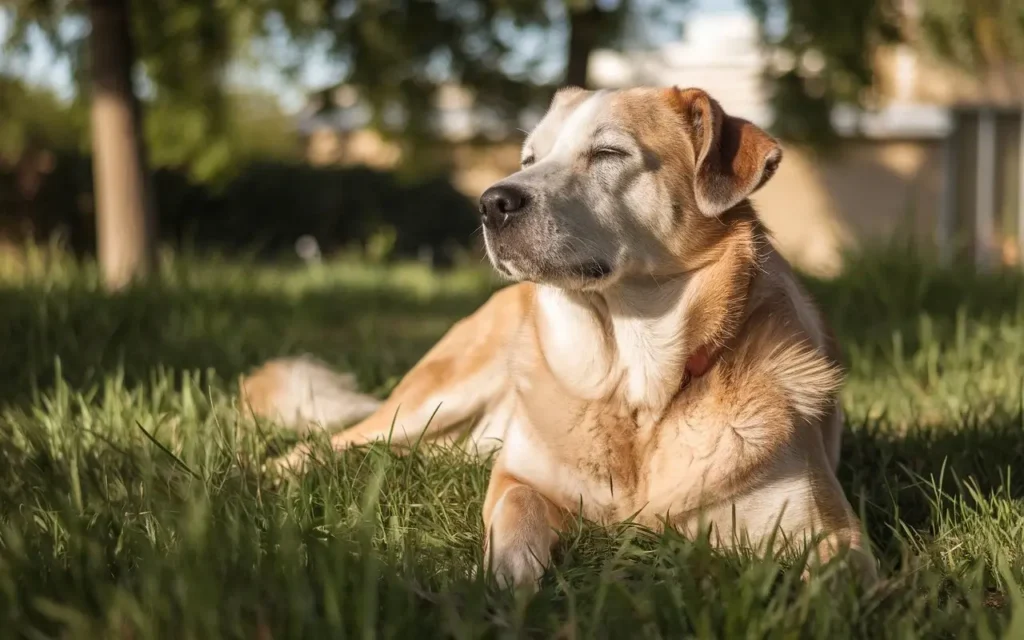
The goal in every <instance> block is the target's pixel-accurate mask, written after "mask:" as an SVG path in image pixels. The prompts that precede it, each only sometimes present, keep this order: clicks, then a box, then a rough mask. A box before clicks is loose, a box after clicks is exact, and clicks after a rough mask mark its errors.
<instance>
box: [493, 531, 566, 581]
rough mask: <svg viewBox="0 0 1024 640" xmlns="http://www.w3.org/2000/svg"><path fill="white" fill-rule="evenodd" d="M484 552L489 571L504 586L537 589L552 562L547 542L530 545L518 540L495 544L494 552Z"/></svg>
mask: <svg viewBox="0 0 1024 640" xmlns="http://www.w3.org/2000/svg"><path fill="white" fill-rule="evenodd" d="M484 553H485V556H484V562H485V566H486V567H487V568H488V573H490V574H491V575H493V576H494V578H495V579H496V580H497V581H498V583H499V584H501V585H502V586H506V587H512V588H515V589H529V590H533V589H535V588H536V587H537V583H538V582H540V579H541V576H543V575H544V571H545V570H546V569H547V567H548V566H549V565H550V564H551V549H550V546H549V545H548V544H545V543H541V544H536V545H528V544H526V543H525V541H522V540H516V541H511V542H509V543H508V544H504V545H495V546H494V547H493V552H488V551H485V552H484Z"/></svg>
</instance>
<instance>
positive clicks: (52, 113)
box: [0, 73, 88, 166]
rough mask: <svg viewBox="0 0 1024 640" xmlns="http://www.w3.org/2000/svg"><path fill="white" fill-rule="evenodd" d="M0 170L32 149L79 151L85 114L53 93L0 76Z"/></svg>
mask: <svg viewBox="0 0 1024 640" xmlns="http://www.w3.org/2000/svg"><path fill="white" fill-rule="evenodd" d="M0 113H2V114H3V117H2V118H0V166H2V164H4V163H7V164H12V163H14V162H16V161H17V159H18V158H20V157H21V156H22V154H24V153H25V152H26V151H28V150H29V149H32V148H46V149H53V148H57V149H71V150H73V149H79V148H82V146H83V144H84V143H85V141H86V137H85V129H86V126H87V121H88V117H87V113H86V111H85V109H83V108H82V105H81V104H80V103H77V102H75V103H72V104H64V103H63V102H61V101H60V100H59V99H58V98H57V97H56V96H55V95H53V93H51V92H50V91H47V90H45V89H40V88H36V87H32V86H30V85H28V84H26V83H25V82H23V81H21V80H19V79H16V78H13V77H11V76H6V75H3V74H2V73H0Z"/></svg>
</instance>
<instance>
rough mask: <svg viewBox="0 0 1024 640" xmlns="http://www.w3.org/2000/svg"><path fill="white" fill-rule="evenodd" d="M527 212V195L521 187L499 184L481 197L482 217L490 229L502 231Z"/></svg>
mask: <svg viewBox="0 0 1024 640" xmlns="http://www.w3.org/2000/svg"><path fill="white" fill-rule="evenodd" d="M525 211H526V193H525V192H524V191H523V190H522V189H520V188H519V187H514V186H511V185H500V184H499V185H495V186H493V187H491V188H490V189H488V190H487V191H484V194H483V195H482V196H480V215H481V216H482V217H483V222H484V226H485V227H487V228H488V229H491V230H495V231H496V230H498V229H502V228H504V227H506V226H508V225H509V224H510V223H511V222H512V220H513V219H514V218H515V217H516V216H519V215H521V214H523V213H524V212H525Z"/></svg>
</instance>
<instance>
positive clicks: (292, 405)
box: [242, 88, 875, 584]
mask: <svg viewBox="0 0 1024 640" xmlns="http://www.w3.org/2000/svg"><path fill="white" fill-rule="evenodd" d="M780 160H781V150H780V148H779V146H778V144H777V143H776V142H775V141H774V140H773V139H772V138H771V137H769V136H768V135H767V134H766V133H765V132H763V131H762V130H760V129H758V128H757V127H755V126H754V125H752V124H750V123H749V122H746V121H743V120H740V119H738V118H734V117H730V116H728V115H726V114H725V113H724V112H723V111H722V109H721V107H720V106H719V105H718V103H717V102H716V101H715V100H713V99H712V98H711V97H709V96H708V95H707V94H706V93H704V92H703V91H700V90H696V89H688V90H684V91H681V90H679V89H675V88H672V89H631V90H624V91H601V92H586V91H583V90H579V89H568V90H563V91H561V92H559V94H558V95H557V96H556V97H555V99H554V100H553V102H552V105H551V108H550V110H549V111H548V113H547V115H546V116H545V117H544V119H543V120H542V121H541V122H540V124H539V125H538V126H537V127H536V129H535V130H534V131H533V132H532V133H531V134H530V135H529V137H528V138H527V140H526V142H525V144H524V146H523V169H522V170H521V171H519V172H517V173H515V174H514V175H512V176H510V177H509V178H507V179H506V180H503V181H501V182H500V183H498V185H496V186H495V187H492V190H493V189H495V188H497V189H513V190H516V193H519V194H521V195H522V198H523V202H524V206H523V207H522V208H521V209H520V210H518V211H517V212H516V219H515V220H514V221H512V223H511V224H504V225H491V226H487V227H486V228H485V229H484V238H485V241H486V245H487V252H488V255H489V257H490V259H491V262H492V263H493V265H494V267H495V269H497V270H498V271H499V272H500V273H502V274H503V275H505V276H507V277H508V278H510V279H513V280H517V281H519V282H520V283H519V284H515V285H513V286H510V287H508V288H506V289H504V290H502V291H499V292H498V293H496V294H495V295H494V296H493V297H492V298H491V300H490V301H488V302H487V303H486V304H485V305H484V306H483V307H482V308H481V309H479V310H478V311H477V312H476V313H474V314H473V315H472V316H470V317H468V318H466V319H464V320H462V321H461V322H459V323H458V324H456V325H455V326H454V327H453V328H452V329H451V330H450V331H449V332H448V334H447V335H445V336H444V338H443V339H442V340H441V341H440V342H439V343H438V344H437V345H436V346H435V347H434V348H433V349H432V350H431V351H430V352H429V353H428V354H427V355H426V356H425V357H424V358H423V359H422V360H421V361H420V362H419V363H418V364H417V365H416V366H415V367H414V368H413V369H412V371H410V372H409V373H408V375H406V377H405V378H404V379H403V380H402V382H401V383H400V384H399V385H398V387H397V388H396V389H395V390H394V392H393V393H392V394H391V396H390V397H389V398H388V399H387V400H386V401H385V402H383V403H378V402H376V401H375V400H373V399H370V398H367V397H365V396H360V395H359V394H357V393H356V392H355V391H354V390H353V389H352V386H351V381H350V380H348V379H343V378H337V377H335V376H336V374H333V373H331V372H330V371H329V370H327V369H326V368H324V367H323V366H322V365H318V364H316V363H315V362H313V361H308V360H298V361H296V360H278V361H273V362H270V363H268V364H266V365H264V367H263V368H262V369H260V370H258V371H257V372H255V373H254V374H253V375H251V376H250V377H248V378H247V379H246V380H245V381H244V382H243V385H242V391H243V398H242V401H243V403H244V404H245V406H246V408H247V410H251V411H253V412H255V413H256V414H258V415H261V416H267V417H272V418H276V419H278V420H282V421H285V422H288V423H292V424H296V425H304V424H308V423H309V422H311V421H313V422H318V423H332V422H341V421H343V420H346V419H349V418H352V417H354V416H356V415H357V414H364V415H365V416H366V417H365V419H363V420H362V421H361V422H359V423H358V424H356V425H355V426H353V427H351V428H349V429H347V430H344V431H340V432H338V433H337V434H335V435H334V436H333V438H332V440H331V441H332V444H333V446H334V448H336V449H343V448H345V447H349V446H352V445H358V444H363V443H368V442H371V441H374V440H380V439H387V438H390V441H391V443H392V445H393V446H398V447H403V446H409V445H411V444H413V443H415V442H418V441H420V440H423V441H447V440H454V439H455V438H457V437H458V436H460V435H465V434H466V433H468V434H469V436H470V437H469V438H468V439H464V440H465V441H466V442H468V443H469V444H470V446H473V447H475V448H476V449H478V450H488V449H492V448H493V447H495V446H497V445H499V444H502V443H503V444H502V446H501V451H500V453H499V454H498V456H497V458H496V462H495V465H494V469H493V472H492V475H491V482H490V487H489V489H488V492H487V496H486V499H485V504H484V510H483V518H484V523H485V529H486V531H487V543H486V544H485V546H486V547H487V551H488V554H487V557H488V558H489V560H490V561H491V563H492V564H491V568H492V569H493V570H494V572H495V573H496V575H498V576H500V577H503V578H505V579H508V580H509V581H511V582H513V583H516V584H529V583H532V582H533V581H535V580H536V579H537V578H538V577H539V576H540V574H541V573H542V571H543V568H544V566H545V565H546V564H547V563H548V560H549V558H550V549H551V547H552V545H553V544H554V543H555V542H556V540H557V539H558V531H559V530H560V529H562V528H564V526H565V523H566V522H567V520H566V519H567V518H571V517H574V516H576V515H582V516H583V517H584V518H587V519H589V520H592V521H596V522H599V523H611V522H616V521H621V520H624V519H627V518H630V517H635V521H637V522H639V523H641V524H645V525H649V526H651V527H654V528H660V527H662V526H665V525H666V524H668V525H669V526H674V527H677V528H679V529H680V530H682V531H685V532H688V533H695V532H696V531H697V529H698V526H699V525H700V524H701V523H704V524H707V525H711V527H712V529H711V530H712V535H713V539H714V541H715V542H717V543H719V544H722V545H732V544H734V543H736V542H737V541H738V540H744V541H745V542H746V543H754V544H757V543H759V542H764V541H766V540H769V539H772V540H775V541H776V544H777V545H778V544H781V543H782V541H787V542H788V543H793V542H800V543H804V542H810V541H811V540H812V537H813V544H814V545H815V546H814V550H815V551H816V552H817V553H816V554H812V558H813V557H815V556H816V557H817V558H818V559H820V560H825V559H828V558H829V557H831V556H832V555H834V554H835V553H836V551H837V550H839V549H841V548H847V549H849V550H850V551H851V552H852V553H851V558H854V559H856V560H857V564H858V565H859V569H860V570H861V571H862V572H863V575H864V576H865V577H866V578H868V579H872V578H873V577H874V571H875V569H874V562H873V559H872V557H871V553H870V550H869V545H868V544H866V543H865V541H862V538H861V532H860V527H859V523H858V521H857V519H856V517H855V516H854V513H853V512H852V510H851V508H850V505H849V503H848V502H847V500H846V498H845V496H844V495H843V492H842V489H841V488H840V486H839V483H838V482H837V480H836V475H835V468H836V465H837V463H838V458H839V443H840V430H841V428H842V416H841V411H840V408H839V406H838V404H837V402H836V393H837V390H838V388H839V386H840V384H841V381H842V375H841V372H840V369H839V366H838V363H837V360H836V356H835V353H834V351H833V347H832V344H831V340H830V338H829V335H828V333H827V329H826V327H825V325H824V323H823V321H822V319H821V317H820V316H819V314H818V313H817V311H816V310H815V309H814V308H813V306H812V305H811V303H810V301H809V299H808V297H807V295H806V294H805V293H804V291H803V290H802V288H801V286H800V285H799V284H798V282H797V280H796V279H795V278H794V276H793V273H792V272H791V270H790V268H789V266H788V265H787V263H786V262H785V260H784V259H783V258H781V257H780V256H779V255H778V254H777V253H776V252H775V250H774V249H773V247H772V245H771V243H770V242H769V241H768V239H767V236H766V233H765V230H764V229H763V228H762V226H761V225H760V223H759V222H758V219H757V216H756V214H755V212H754V210H753V209H752V207H751V205H750V203H749V202H748V200H747V198H748V196H749V195H750V194H751V193H753V192H754V191H755V190H756V189H758V188H759V187H760V186H761V185H762V184H764V182H765V181H767V180H768V179H769V178H770V177H771V174H772V173H773V172H774V170H775V168H776V167H777V165H778V163H779V161H780ZM487 197H488V196H487V194H485V196H484V198H485V199H486V198H487ZM505 222H506V223H508V218H506V219H505ZM308 454H309V449H308V448H306V447H304V446H300V447H298V448H297V449H296V450H295V451H293V452H292V453H291V454H290V455H288V456H286V457H285V458H283V459H281V460H279V461H278V463H279V464H280V465H284V466H298V465H301V463H302V461H303V459H304V458H305V457H306V456H308Z"/></svg>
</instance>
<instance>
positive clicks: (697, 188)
mask: <svg viewBox="0 0 1024 640" xmlns="http://www.w3.org/2000/svg"><path fill="white" fill-rule="evenodd" d="M667 91H668V92H669V98H670V101H671V103H672V104H673V106H674V108H675V109H677V110H678V111H679V113H680V114H681V115H682V116H683V121H684V124H685V125H686V127H687V133H688V134H689V135H690V140H691V141H692V142H693V150H694V154H695V156H696V157H695V158H694V194H695V195H696V197H697V207H698V208H699V209H700V210H701V212H702V213H703V214H704V215H706V216H717V215H719V214H720V213H722V212H724V211H727V210H729V209H730V208H732V207H734V206H735V205H736V204H738V203H739V202H741V201H742V200H743V199H744V198H746V197H747V196H749V195H750V194H752V193H754V192H755V191H757V190H758V189H759V188H760V187H761V186H762V185H763V184H764V183H765V182H767V181H768V179H769V178H771V177H772V175H773V174H774V173H775V170H776V169H777V168H778V166H779V162H781V161H782V148H781V147H779V143H778V142H776V141H775V139H774V138H772V137H771V136H770V135H768V134H767V133H765V132H764V131H763V130H762V129H760V128H759V127H757V126H755V125H754V124H752V123H750V122H747V121H746V120H743V119H741V118H735V117H733V116H730V115H726V113H725V111H723V110H722V106H721V105H719V104H718V102H717V101H716V100H714V99H713V98H712V97H711V96H709V95H708V94H707V93H705V92H704V91H701V90H700V89H685V90H680V89H679V88H678V87H672V88H671V89H668V90H667Z"/></svg>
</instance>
